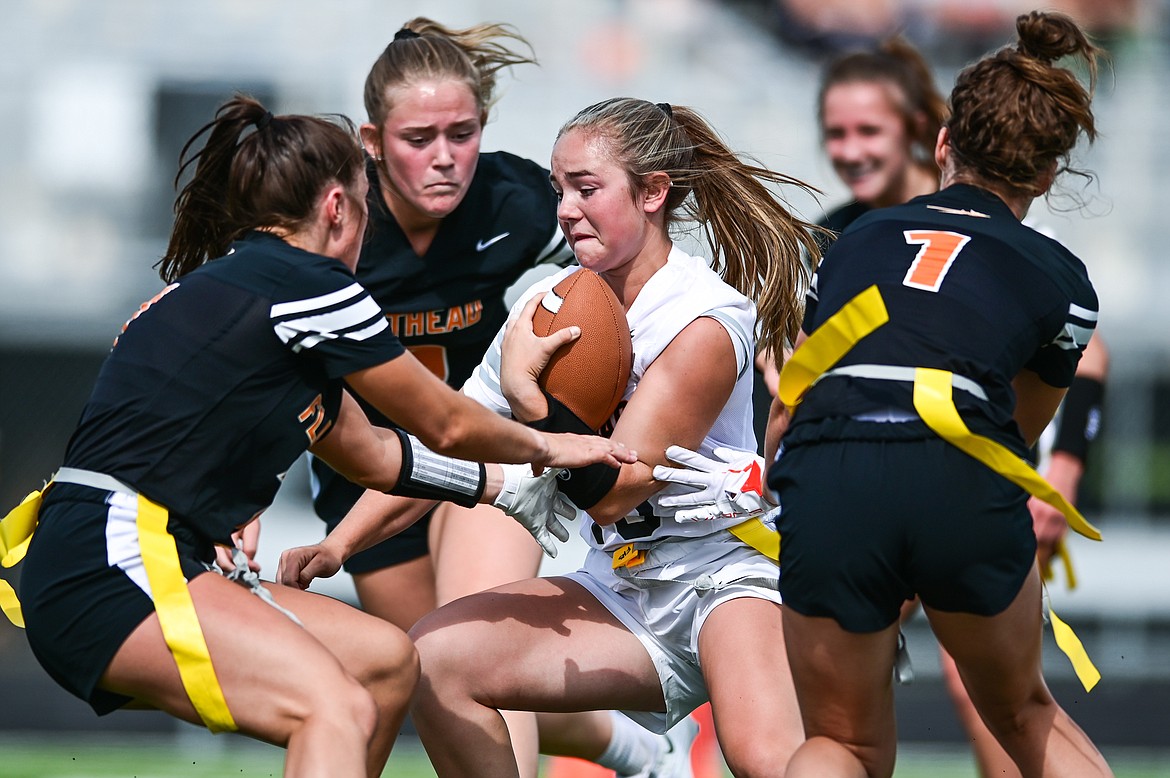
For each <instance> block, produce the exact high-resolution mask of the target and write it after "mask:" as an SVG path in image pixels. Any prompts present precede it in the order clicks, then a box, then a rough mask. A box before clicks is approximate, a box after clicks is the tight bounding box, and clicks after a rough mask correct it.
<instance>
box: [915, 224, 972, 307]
mask: <svg viewBox="0 0 1170 778" xmlns="http://www.w3.org/2000/svg"><path fill="white" fill-rule="evenodd" d="M902 234H903V235H905V236H906V242H907V243H909V244H911V245H921V246H922V248H921V249H919V250H918V256H916V257H914V261H913V262H911V263H910V269H909V270H907V271H906V277H905V278H904V279H902V283H903V284H905V285H906V286H912V287H914V288H915V289H925V290H926V291H928V292H937V291H938V288H939V287H940V286H941V285H942V282H943V279H944V278H946V276H947V271H948V270H950V269H951V265H952V264H953V263H954V261H955V257H957V256H959V252H960V251H962V250H963V246H966V245H967V241H969V240H971V238H970V236H967V235H960V234H959V233H957V232H942V231H940V230H906V231H905V232H903V233H902Z"/></svg>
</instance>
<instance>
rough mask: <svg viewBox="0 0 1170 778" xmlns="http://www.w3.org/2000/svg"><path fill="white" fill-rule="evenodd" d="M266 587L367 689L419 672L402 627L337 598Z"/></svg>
mask: <svg viewBox="0 0 1170 778" xmlns="http://www.w3.org/2000/svg"><path fill="white" fill-rule="evenodd" d="M264 586H265V588H267V589H268V591H269V592H270V593H271V594H272V597H273V599H274V600H276V602H277V604H279V605H280V606H281V607H282V608H285V609H287V610H288V611H289V612H291V613H292V614H294V615H295V616H296V617H297V619H299V620H300V622H301V624H302V625H304V628H305V631H306V632H308V633H309V634H310V635H311V636H312V637H314V638H316V639H317V640H318V641H320V643H321V644H322V645H323V646H324V647H325V648H326V650H328V651H329V653H331V654H333V656H335V657H336V658H337V660H338V661H339V662H340V663H341V667H342V669H344V670H345V672H346V673H347V674H349V675H351V676H353V677H354V678H355V679H357V680H358V681H359V682H360V683H362V685H363V686H365V685H368V684H369V683H371V682H373V681H376V680H379V679H380V678H383V677H385V676H386V674H388V673H407V674H409V673H412V672H415V671H414V670H413V669H412V668H411V666H412V665H414V664H415V663H416V661H417V660H416V652H415V650H414V644H413V643H412V642H411V641H410V638H409V637H407V634H406V632H405V631H404V630H402V629H401V628H400V627H398V626H396V625H394V624H392V623H390V622H388V621H386V620H385V619H382V618H379V617H376V616H375V615H373V614H369V613H365V612H363V611H360V610H358V609H357V608H353V607H351V606H349V605H347V604H345V603H343V602H341V601H339V600H335V599H333V598H332V597H323V596H319V595H317V594H315V593H313V592H307V591H302V590H300V589H295V588H293V587H290V586H280V585H278V584H273V583H267V582H266V583H265V584H264ZM399 594H400V596H401V594H402V593H401V592H400V593H399ZM253 599H259V598H257V597H255V596H254V595H253ZM268 609H269V610H275V609H274V608H271V607H269V608H268ZM278 613H279V612H278Z"/></svg>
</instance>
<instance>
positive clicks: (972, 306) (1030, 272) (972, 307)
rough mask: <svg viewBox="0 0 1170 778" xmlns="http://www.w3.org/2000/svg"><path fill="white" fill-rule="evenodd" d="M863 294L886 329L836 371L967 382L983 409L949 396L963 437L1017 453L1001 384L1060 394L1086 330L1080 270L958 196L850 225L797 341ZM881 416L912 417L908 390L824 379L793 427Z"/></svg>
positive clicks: (823, 270)
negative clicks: (1031, 383)
mask: <svg viewBox="0 0 1170 778" xmlns="http://www.w3.org/2000/svg"><path fill="white" fill-rule="evenodd" d="M874 284H876V285H877V286H878V288H879V289H880V290H881V293H882V296H883V298H884V299H885V304H886V307H887V310H888V312H889V317H890V320H889V322H888V323H887V324H885V325H884V326H882V327H880V328H878V329H877V330H876V331H874V332H873V333H872V334H870V335H868V336H867V337H865V338H864V339H862V340H861V341H860V342H859V343H858V344H857V345H856V346H854V347H853V348H852V350H850V351H849V352H848V353H847V354H846V355H845V357H844V358H843V359H842V360H841V361H840V362H839V363H838V365H837V367H842V366H847V365H894V366H908V367H929V368H938V369H943V370H949V371H951V372H953V373H955V374H956V375H958V376H962V377H965V378H968V379H971V380H973V381H974V382H975V383H977V384H978V385H979V386H980V387H982V389H983V391H984V392H985V394H986V399H980V398H979V397H977V396H976V395H974V394H972V393H969V392H966V391H956V392H955V395H954V399H955V404H956V406H957V407H958V408H959V410H960V411H961V412H962V413H963V415H964V417H965V418H968V422H969V424H970V426H971V427H972V429H979V430H980V431H982V433H983V434H987V435H991V436H993V437H996V438H997V439H999V440H1001V441H1002V442H1005V443H1011V444H1014V445H1015V447H1016V448H1018V447H1019V443H1020V442H1021V441H1020V439H1019V433H1018V430H1017V429H1016V427H1015V424H1014V422H1012V419H1011V417H1012V413H1013V411H1014V408H1015V396H1014V394H1013V392H1012V389H1011V380H1012V378H1013V377H1014V376H1015V375H1016V374H1017V373H1019V371H1020V370H1021V369H1023V368H1027V369H1029V370H1032V371H1035V372H1036V373H1037V374H1039V376H1040V378H1041V379H1042V380H1044V381H1045V382H1046V383H1048V384H1050V385H1052V386H1068V385H1069V383H1071V381H1072V377H1073V374H1074V372H1075V370H1076V365H1077V362H1078V360H1079V359H1080V353H1081V351H1082V350H1083V349H1084V347H1085V344H1086V343H1087V342H1088V340H1089V336H1090V334H1091V333H1092V330H1093V327H1094V326H1095V324H1096V320H1097V297H1096V294H1095V293H1094V291H1093V287H1092V285H1091V284H1090V282H1089V278H1088V274H1087V272H1086V270H1085V267H1084V265H1083V264H1082V263H1081V261H1080V260H1078V259H1077V258H1076V257H1075V256H1074V255H1073V254H1072V253H1071V252H1069V251H1068V250H1067V249H1065V248H1064V247H1063V246H1061V245H1060V244H1059V243H1057V242H1056V241H1054V240H1052V239H1050V238H1047V237H1045V236H1043V235H1041V234H1040V233H1038V232H1036V231H1035V230H1033V229H1031V228H1029V227H1027V226H1024V225H1023V224H1021V223H1020V222H1019V220H1018V219H1016V217H1015V215H1014V214H1013V213H1012V212H1011V210H1010V209H1009V208H1008V207H1007V205H1006V204H1005V203H1004V202H1003V201H1002V200H1000V199H999V198H998V197H996V196H995V195H993V194H991V193H990V192H987V191H985V190H981V189H978V188H976V187H972V186H967V185H955V186H951V187H948V188H947V189H945V190H943V191H941V192H938V193H935V194H931V195H926V196H923V197H918V198H915V199H913V200H911V201H910V202H908V203H906V204H904V205H900V206H894V207H891V208H883V209H879V210H874V211H871V212H869V213H867V214H864V215H862V216H860V217H859V218H858V219H857V220H856V221H855V222H854V223H853V224H852V225H851V226H850V227H849V228H848V229H846V230H845V232H844V233H842V235H841V236H840V237H839V238H838V239H837V241H836V243H834V245H833V247H832V249H831V250H830V251H829V253H828V254H827V255H826V256H825V259H824V261H823V262H822V264H821V266H820V268H819V269H818V270H817V274H816V276H815V278H814V282H813V286H812V288H811V289H810V291H809V295H808V298H807V300H806V311H805V320H804V325H803V329H804V331H805V332H812V331H814V330H815V329H816V328H817V327H818V326H819V325H820V324H821V323H823V322H824V321H825V320H826V319H828V318H829V317H830V316H831V315H832V314H833V313H835V312H836V311H837V310H838V309H840V308H841V306H842V305H844V304H845V303H846V302H848V301H849V300H850V299H851V298H852V297H854V296H855V295H856V294H858V293H859V292H861V291H862V290H864V289H866V288H868V287H869V286H871V285H874ZM891 408H892V409H898V410H906V411H909V412H913V408H914V406H913V400H912V395H911V389H910V385H909V384H908V383H904V382H895V381H885V380H877V379H871V378H859V377H851V376H840V375H837V376H834V375H828V376H826V377H825V378H823V379H822V380H821V381H820V382H819V383H817V384H816V385H814V386H813V387H812V389H810V390H809V392H808V393H807V395H806V396H805V399H804V402H803V403H802V404H801V406H800V407H799V409H798V410H797V412H796V414H795V416H794V418H793V424H794V426H796V425H797V424H803V423H807V422H810V421H815V420H818V419H824V418H827V417H842V416H844V417H851V416H857V415H860V414H866V413H871V412H881V411H885V410H889V409H891Z"/></svg>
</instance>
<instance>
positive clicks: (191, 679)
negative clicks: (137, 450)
mask: <svg viewBox="0 0 1170 778" xmlns="http://www.w3.org/2000/svg"><path fill="white" fill-rule="evenodd" d="M138 545H139V547H140V548H141V550H142V564H143V567H145V568H146V578H147V580H148V581H149V582H150V591H151V595H152V597H153V598H154V607H155V610H156V612H157V613H158V621H159V624H160V625H161V626H162V632H163V637H164V638H165V639H166V642H167V648H169V649H170V651H171V654H172V655H173V656H174V657H175V664H176V665H178V667H179V677H180V678H181V679H182V681H183V688H184V689H185V690H186V691H187V697H188V698H190V700H191V704H192V705H194V706H195V710H196V712H198V713H199V718H201V719H202V720H203V723H204V725H205V726H206V727H207V728H208V729H209V730H211V731H212V732H230V731H234V730H236V729H237V727H236V722H235V719H233V718H232V714H231V711H229V710H228V706H227V701H226V700H225V699H224V696H223V689H221V688H220V685H219V679H218V678H217V677H216V675H215V668H214V667H213V666H212V663H211V654H210V653H209V652H208V650H207V642H206V641H205V640H204V639H203V630H202V629H200V627H199V618H198V617H197V616H196V614H195V603H194V602H193V601H192V600H191V592H190V591H189V590H188V589H187V580H186V579H185V578H184V577H183V571H182V568H181V567H180V566H179V553H178V549H177V548H176V547H175V539H174V537H172V536H171V534H170V533H169V532H168V531H167V509H166V508H164V507H162V506H161V505H159V504H158V503H155V502H151V501H150V500H148V499H147V498H146V497H144V496H142V495H141V494H140V495H138Z"/></svg>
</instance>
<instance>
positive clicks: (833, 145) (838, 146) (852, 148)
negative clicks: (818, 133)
mask: <svg viewBox="0 0 1170 778" xmlns="http://www.w3.org/2000/svg"><path fill="white" fill-rule="evenodd" d="M827 146H828V148H827V149H826V151H827V152H828V154H829V157H830V158H831V159H833V160H837V161H839V162H857V161H858V160H860V159H861V158H862V145H861V143H860V142H859V140H858V138H857V136H855V135H852V134H849V135H845V136H843V137H841V138H835V139H833V140H830V141H829V142H828V144H827Z"/></svg>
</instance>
